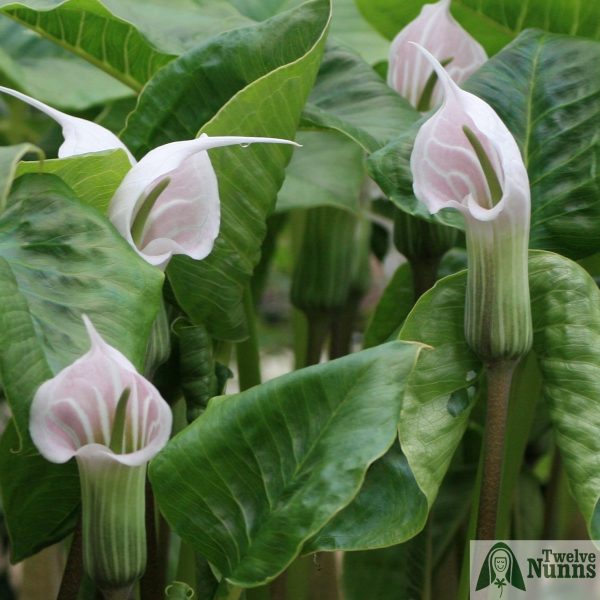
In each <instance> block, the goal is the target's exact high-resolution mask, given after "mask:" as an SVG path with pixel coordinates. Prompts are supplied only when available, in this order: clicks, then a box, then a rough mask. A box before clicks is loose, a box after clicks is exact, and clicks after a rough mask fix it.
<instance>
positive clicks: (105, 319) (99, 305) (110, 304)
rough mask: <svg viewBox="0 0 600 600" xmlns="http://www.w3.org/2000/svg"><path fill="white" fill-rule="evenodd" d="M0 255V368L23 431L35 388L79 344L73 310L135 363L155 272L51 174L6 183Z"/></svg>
mask: <svg viewBox="0 0 600 600" xmlns="http://www.w3.org/2000/svg"><path fill="white" fill-rule="evenodd" d="M0 257H2V259H3V261H4V263H3V269H2V282H3V283H2V295H3V298H2V304H1V307H2V308H1V310H0V315H1V322H0V338H1V339H2V345H1V348H2V353H1V355H0V370H1V372H2V381H3V383H4V387H5V392H6V395H7V398H8V400H9V402H10V405H11V408H12V412H13V415H14V418H15V421H16V424H17V429H18V431H19V433H20V434H21V435H22V436H24V437H27V429H28V413H29V403H30V402H31V399H32V396H33V393H34V392H35V390H36V388H37V387H38V386H39V385H40V384H41V383H42V382H43V381H44V380H45V379H47V378H48V376H49V373H50V374H51V373H56V372H57V371H59V370H60V369H62V368H63V367H65V366H66V365H68V364H70V363H71V362H73V360H75V359H76V358H77V357H79V356H81V355H82V354H83V353H84V352H85V351H86V350H87V349H88V347H89V340H88V337H87V334H86V333H85V329H84V326H83V322H82V320H81V314H82V313H85V314H87V315H88V316H89V317H90V319H91V320H92V322H94V324H95V325H96V326H97V328H98V330H99V331H100V332H101V333H102V335H104V336H105V337H106V339H107V340H108V341H109V343H112V344H114V345H115V346H116V347H117V348H119V349H120V350H121V351H122V352H123V353H124V354H125V355H126V356H128V357H129V358H130V359H131V360H132V361H133V362H134V363H135V364H136V365H137V366H138V367H140V366H141V365H142V364H143V357H144V354H145V349H146V342H147V337H148V334H149V331H150V326H151V323H152V321H153V320H154V317H155V315H156V312H157V310H158V305H159V304H158V303H159V299H160V291H161V284H162V280H163V277H162V275H161V273H160V272H159V271H158V270H156V269H154V268H152V267H150V266H149V265H147V263H145V262H144V261H143V260H142V259H140V258H139V257H138V256H137V255H136V254H135V252H134V251H133V250H132V249H131V248H130V247H129V245H128V244H127V243H126V242H125V241H124V240H123V239H122V238H121V237H120V236H119V234H118V233H117V232H116V231H115V230H114V229H113V227H112V226H111V225H110V224H109V223H108V222H107V221H106V220H105V219H104V218H103V217H102V216H101V215H100V214H99V213H98V212H96V211H95V210H93V209H91V208H88V207H85V206H83V205H82V204H81V203H80V202H79V201H78V200H77V199H76V198H75V197H74V196H73V193H72V191H71V190H70V189H69V188H68V187H67V186H66V185H65V184H64V183H63V182H62V181H61V180H60V179H58V178H57V177H56V176H53V175H26V176H24V177H22V178H20V179H19V180H18V181H17V182H16V183H15V185H14V186H13V190H12V192H11V196H10V198H9V208H8V209H7V210H6V211H5V212H4V214H3V215H2V217H1V218H0Z"/></svg>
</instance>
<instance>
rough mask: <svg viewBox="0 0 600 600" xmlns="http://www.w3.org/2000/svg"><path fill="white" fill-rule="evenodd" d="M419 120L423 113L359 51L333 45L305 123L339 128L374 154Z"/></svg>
mask: <svg viewBox="0 0 600 600" xmlns="http://www.w3.org/2000/svg"><path fill="white" fill-rule="evenodd" d="M418 118H419V113H418V112H417V111H416V110H414V109H413V108H412V106H410V104H409V103H408V102H407V101H406V100H404V99H403V98H401V97H400V96H399V95H398V94H397V93H396V92H395V91H394V90H392V89H391V88H390V87H388V85H387V84H386V82H385V81H383V80H382V79H381V77H380V76H379V75H378V74H377V73H376V72H375V71H374V70H373V69H372V68H371V67H370V66H369V65H368V64H367V63H366V62H365V61H364V60H363V59H362V58H361V57H360V56H358V55H357V54H356V53H355V52H354V51H353V50H351V49H348V48H346V47H344V46H340V45H338V44H333V43H330V44H329V45H328V47H327V51H326V52H325V56H324V58H323V62H322V63H321V67H320V69H319V76H318V77H317V81H316V84H315V87H314V89H313V90H312V92H311V95H310V97H309V99H308V104H307V105H306V107H305V109H304V113H303V115H302V122H303V124H304V125H305V126H309V127H317V128H324V129H333V130H335V131H339V132H341V133H343V134H344V135H346V136H348V137H349V138H350V139H352V140H354V141H355V142H356V143H357V144H359V145H360V146H361V147H362V148H363V149H364V150H366V151H367V152H374V151H375V150H377V149H378V148H381V147H382V146H383V145H385V144H386V143H388V142H390V141H391V140H393V139H394V138H395V137H396V136H398V135H400V134H401V133H402V132H403V131H404V130H405V129H406V128H407V127H408V126H410V125H411V124H412V123H414V122H415V121H416V120H417V119H418Z"/></svg>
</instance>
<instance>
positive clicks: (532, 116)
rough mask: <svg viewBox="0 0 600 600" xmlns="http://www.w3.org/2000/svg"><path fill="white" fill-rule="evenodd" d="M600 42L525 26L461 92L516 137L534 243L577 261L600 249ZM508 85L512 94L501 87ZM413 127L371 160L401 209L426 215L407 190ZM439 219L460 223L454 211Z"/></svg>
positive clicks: (373, 172)
mask: <svg viewBox="0 0 600 600" xmlns="http://www.w3.org/2000/svg"><path fill="white" fill-rule="evenodd" d="M598 60H600V43H598V42H595V41H589V40H580V39H574V38H571V37H568V36H561V35H554V34H548V33H542V32H535V31H528V32H525V33H523V34H522V35H521V36H519V38H518V39H517V40H515V41H514V42H513V43H512V44H511V45H510V46H509V47H507V48H506V49H505V50H503V51H502V52H501V53H500V54H498V55H497V56H495V57H494V58H493V59H491V60H490V61H489V62H487V63H486V64H485V65H484V66H483V67H482V68H481V69H480V70H479V71H478V72H477V73H476V74H475V75H473V76H472V77H471V78H470V79H469V81H468V82H467V84H466V85H465V89H467V90H468V91H471V92H473V93H475V94H476V95H477V96H479V97H481V98H483V99H484V100H485V101H486V102H488V103H489V104H490V105H491V106H492V107H493V108H494V109H495V110H496V111H497V112H498V114H499V115H500V117H501V118H502V120H503V121H504V122H505V123H506V125H507V127H508V128H509V129H510V131H511V133H512V134H513V135H514V136H515V138H516V140H517V142H518V144H519V146H520V148H521V152H522V155H523V160H524V162H525V165H526V167H527V171H528V174H529V179H530V184H531V204H532V214H531V242H530V245H531V247H532V248H540V249H544V250H552V251H555V252H559V253H561V254H564V255H566V256H569V257H571V258H580V257H583V256H587V255H589V254H593V253H594V252H597V251H598V249H599V248H600V242H599V240H600V201H599V199H598V198H599V197H598V193H597V189H598V185H600V173H599V172H598V169H597V168H596V164H597V162H598V160H599V159H600V140H599V139H598V137H597V136H595V135H589V132H590V131H596V130H597V129H598V127H600V73H599V72H598V69H596V68H595V65H596V64H597V63H598ZM508 89H510V93H507V90H508ZM417 130H418V124H416V125H414V126H413V127H412V128H411V129H409V130H407V131H406V132H405V133H404V134H403V135H402V136H400V137H399V138H398V139H397V140H396V141H394V142H392V143H391V144H389V145H388V146H386V147H385V148H383V149H382V150H381V151H379V152H376V153H374V154H373V155H372V156H371V157H370V160H369V170H370V172H371V175H372V176H373V178H374V179H375V180H376V181H377V182H378V183H379V185H380V186H381V187H382V188H383V190H384V191H385V192H386V193H387V194H388V195H389V197H390V198H391V199H392V200H393V201H394V202H395V203H396V204H397V205H398V206H399V207H400V208H402V209H403V210H405V211H406V212H409V213H411V214H416V215H420V216H423V217H427V210H426V209H425V207H424V206H423V205H422V204H421V203H419V202H417V200H416V199H415V198H414V196H413V193H412V175H411V172H410V165H409V161H410V153H411V151H412V145H413V142H414V137H415V135H416V132H417ZM445 213H446V211H442V212H441V213H439V216H438V219H439V220H440V221H442V222H445V223H448V224H451V225H454V226H459V227H460V226H461V223H462V219H461V218H459V217H458V216H457V214H456V211H448V212H447V214H445Z"/></svg>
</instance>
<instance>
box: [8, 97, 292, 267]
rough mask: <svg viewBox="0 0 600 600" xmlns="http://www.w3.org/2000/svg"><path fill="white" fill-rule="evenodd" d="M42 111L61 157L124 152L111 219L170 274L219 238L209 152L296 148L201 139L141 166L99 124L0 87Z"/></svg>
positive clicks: (154, 153)
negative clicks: (56, 129)
mask: <svg viewBox="0 0 600 600" xmlns="http://www.w3.org/2000/svg"><path fill="white" fill-rule="evenodd" d="M0 92H4V93H6V94H10V95H11V96H14V97H15V98H19V99H20V100H23V101H24V102H27V103H28V104H30V105H31V106H34V107H35V108H38V109H39V110H41V111H42V112H44V113H46V114H47V115H48V116H49V117H51V118H52V119H54V120H55V121H56V122H57V123H58V124H59V125H61V127H62V130H63V135H64V138H65V141H64V143H63V144H62V146H61V147H60V149H59V153H58V155H59V157H60V158H67V157H69V156H74V155H79V154H86V153H89V152H100V151H103V150H112V149H117V148H120V149H122V150H124V151H125V152H126V153H127V155H128V157H129V160H130V161H131V164H132V167H131V170H130V171H129V172H128V173H127V175H125V178H124V179H123V181H122V182H121V184H120V186H119V188H118V189H117V191H116V192H115V195H114V197H113V199H112V202H111V204H110V208H109V212H108V216H109V218H110V220H111V221H112V223H113V225H114V226H115V227H116V228H117V229H118V231H119V232H120V233H121V235H122V236H123V237H124V238H125V239H126V240H127V241H128V242H129V243H130V244H131V245H132V246H133V248H135V250H136V251H137V252H138V254H140V256H142V257H143V258H144V259H145V260H146V261H148V262H149V263H150V264H152V265H155V266H156V267H159V268H161V269H164V268H166V266H167V264H168V262H169V260H170V259H171V257H172V256H173V255H175V254H185V255H187V256H190V257H191V258H194V259H197V260H198V259H202V258H205V257H206V256H207V255H208V254H209V253H210V252H211V250H212V247H213V244H214V242H215V240H216V238H217V236H218V234H219V225H220V200H219V188H218V182H217V176H216V173H215V171H214V169H213V167H212V164H211V162H210V158H209V156H208V152H207V151H208V150H210V149H212V148H219V147H223V146H232V145H247V144H254V143H267V144H293V145H297V144H295V142H291V141H289V140H283V139H278V138H262V137H237V136H219V137H209V136H207V135H202V136H200V137H199V138H197V139H193V140H186V141H181V142H173V143H170V144H165V145H163V146H159V147H158V148H155V149H154V150H151V151H150V152H148V154H146V156H144V157H143V158H142V159H141V160H140V162H139V163H136V161H135V159H134V158H133V156H132V155H131V153H130V152H129V150H128V149H127V148H126V147H125V145H124V144H123V142H121V141H120V140H119V138H117V136H115V135H114V134H113V133H112V132H110V131H109V130H108V129H105V128H104V127H102V126H101V125H98V124H97V123H92V122H90V121H86V120H85V119H80V118H77V117H73V116H70V115H67V114H65V113H62V112H60V111H58V110H56V109H54V108H51V107H50V106H47V105H46V104H44V103H42V102H40V101H39V100H35V99H34V98H30V97H29V96H26V95H25V94H22V93H20V92H16V91H15V90H11V89H9V88H6V87H1V86H0Z"/></svg>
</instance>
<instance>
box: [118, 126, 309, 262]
mask: <svg viewBox="0 0 600 600" xmlns="http://www.w3.org/2000/svg"><path fill="white" fill-rule="evenodd" d="M254 143H267V144H292V145H298V144H295V142H291V141H289V140H282V139H277V138H260V137H230V136H218V137H209V136H207V135H206V134H203V135H201V136H200V137H199V138H197V139H194V140H187V141H183V142H173V143H170V144H165V145H164V146H159V147H158V148H155V149H154V150H152V151H150V152H149V153H148V154H146V156H144V158H142V159H141V160H140V162H139V163H138V164H137V165H134V166H133V167H132V168H131V170H130V171H129V172H128V173H127V175H126V176H125V178H124V179H123V181H122V182H121V185H120V186H119V188H118V189H117V191H116V192H115V195H114V197H113V199H112V202H111V205H110V208H109V212H108V216H109V218H110V220H111V221H112V223H113V225H114V226H115V227H116V228H117V230H118V231H119V232H120V233H121V235H122V236H123V237H124V238H125V239H126V240H127V241H128V242H129V243H130V244H131V245H132V246H134V247H135V248H136V249H137V251H138V253H139V254H140V255H141V256H142V257H143V258H144V259H145V260H147V261H148V262H149V263H150V264H152V265H155V266H157V267H161V268H164V267H165V266H166V264H167V263H168V261H169V259H170V258H171V257H172V256H173V255H175V254H185V255H187V256H189V257H191V258H194V259H196V260H200V259H202V258H205V257H206V256H207V255H208V254H209V253H210V252H211V250H212V247H213V244H214V242H215V240H216V238H217V236H218V234H219V225H220V200H219V188H218V183H217V176H216V173H215V171H214V169H213V167H212V164H211V162H210V158H209V156H208V152H207V150H210V149H212V148H220V147H223V146H232V145H246V144H254ZM166 180H168V183H167V181H166ZM163 181H164V182H165V183H166V188H165V189H164V191H162V192H161V193H160V195H159V196H158V199H157V200H156V202H155V204H154V205H153V207H152V208H151V210H150V211H149V214H148V216H147V218H146V220H145V223H144V226H143V229H142V233H141V235H140V237H139V239H134V237H133V234H132V231H133V229H134V222H135V219H136V217H137V215H138V214H139V211H140V209H141V208H142V206H143V204H144V201H145V199H146V198H147V196H148V194H150V193H151V192H152V190H154V189H155V188H156V187H157V186H158V185H160V183H161V182H163Z"/></svg>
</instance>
